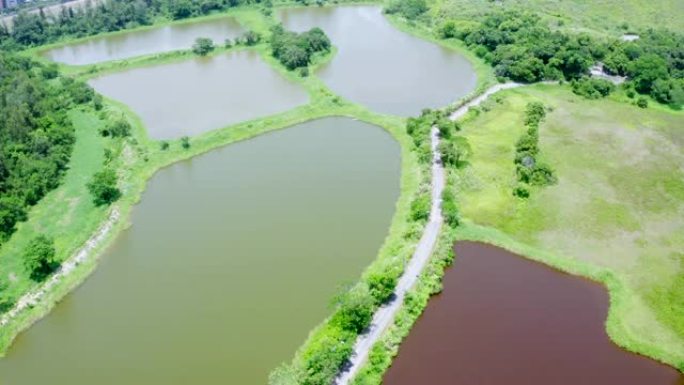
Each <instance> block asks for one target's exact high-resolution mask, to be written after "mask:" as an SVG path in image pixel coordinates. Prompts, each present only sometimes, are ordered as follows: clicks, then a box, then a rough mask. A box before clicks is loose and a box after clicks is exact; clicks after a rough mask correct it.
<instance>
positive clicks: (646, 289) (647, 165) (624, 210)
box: [452, 85, 684, 369]
mask: <svg viewBox="0 0 684 385" xmlns="http://www.w3.org/2000/svg"><path fill="white" fill-rule="evenodd" d="M617 99H619V97H615V100H597V101H589V100H585V99H581V98H580V97H578V96H576V95H574V94H572V93H571V92H570V91H569V90H568V89H567V87H558V86H542V85H538V86H533V87H524V88H521V89H515V90H509V91H506V92H503V93H501V94H498V95H497V96H495V97H494V98H493V99H490V100H489V101H488V102H487V104H486V105H484V106H483V111H482V112H480V113H479V114H476V113H471V114H470V115H469V116H468V117H466V120H465V122H464V130H463V135H465V136H466V137H467V138H468V140H469V142H470V145H471V146H472V150H473V156H472V158H471V160H470V166H469V167H466V168H465V169H463V170H462V171H459V172H457V173H456V172H455V173H453V175H452V177H453V178H455V186H456V192H457V194H458V197H459V201H460V207H461V211H462V214H463V217H464V218H466V219H467V220H468V225H467V226H466V229H465V230H464V234H462V237H464V238H478V239H484V240H489V241H491V242H493V243H496V244H502V245H504V246H506V245H509V244H513V243H519V244H520V245H524V246H518V248H520V247H523V248H525V250H522V251H523V252H524V254H526V255H531V256H532V257H535V258H536V259H541V260H543V261H546V262H547V263H550V264H552V265H556V266H558V267H561V268H563V269H564V270H567V271H570V272H573V273H579V274H583V275H586V276H590V277H592V278H595V279H599V280H603V281H606V279H604V278H605V274H608V275H611V276H613V277H614V278H615V279H616V280H617V282H616V283H615V284H616V286H615V287H616V288H618V289H617V290H611V296H612V297H615V296H618V297H620V298H619V299H620V303H621V304H622V305H620V306H613V309H611V317H610V319H609V325H608V329H609V332H610V333H611V336H612V337H613V338H614V339H615V340H616V342H618V343H620V344H622V345H623V346H626V347H628V348H630V349H631V350H637V351H640V352H642V353H647V354H649V355H653V356H656V357H658V358H660V359H663V360H666V361H668V362H669V363H671V364H673V365H676V366H679V367H680V369H682V368H684V306H682V301H683V299H684V282H683V281H684V280H682V276H683V275H684V254H682V250H684V167H683V166H682V165H684V147H683V146H684V131H682V126H683V123H684V113H681V112H672V111H669V110H666V109H664V108H652V109H646V110H643V109H639V108H637V107H634V106H632V105H630V104H627V103H624V102H621V101H618V100H617ZM530 101H542V102H543V103H545V105H546V106H548V107H549V108H551V109H552V110H551V112H549V113H548V116H547V119H546V121H545V122H544V123H542V125H541V127H540V148H541V152H542V157H543V160H544V161H545V162H547V163H548V164H550V165H551V166H552V167H553V168H554V169H555V170H556V173H557V176H558V178H559V181H558V183H557V184H556V185H553V186H550V187H544V188H535V189H533V190H532V192H531V196H530V198H529V199H526V200H525V199H519V198H516V197H514V196H513V194H512V190H513V186H514V185H515V180H516V177H515V168H514V163H513V159H514V144H515V142H516V141H517V139H518V137H519V136H520V135H521V133H522V132H523V130H524V126H523V112H524V109H525V105H526V104H527V103H528V102H530ZM487 228H489V229H495V230H486V229H487ZM606 283H608V282H606ZM609 286H610V285H609ZM615 300H616V298H613V301H614V302H613V303H614V304H615V303H616V302H615ZM627 301H628V303H629V305H628V306H627V305H626V303H627ZM656 350H657V351H656Z"/></svg>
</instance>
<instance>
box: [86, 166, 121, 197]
mask: <svg viewBox="0 0 684 385" xmlns="http://www.w3.org/2000/svg"><path fill="white" fill-rule="evenodd" d="M87 187H88V191H90V194H91V195H92V196H93V202H94V203H95V205H96V206H102V205H108V204H111V203H113V202H116V201H117V200H118V199H119V198H120V197H121V190H119V188H118V187H117V177H116V172H115V171H114V170H112V169H110V168H105V169H104V170H102V171H100V172H98V173H95V175H93V177H92V179H91V180H90V182H89V183H88V185H87Z"/></svg>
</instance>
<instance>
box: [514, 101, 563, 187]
mask: <svg viewBox="0 0 684 385" xmlns="http://www.w3.org/2000/svg"><path fill="white" fill-rule="evenodd" d="M545 117H546V109H545V107H544V105H543V104H542V103H540V102H531V103H528V104H527V107H526V109H525V126H526V127H527V130H526V131H525V133H524V134H523V135H522V136H521V137H520V139H519V140H518V142H517V143H516V144H515V166H516V168H515V169H516V175H517V178H518V185H517V186H516V187H515V188H514V189H513V194H514V195H516V196H518V197H520V198H527V197H529V196H530V190H529V186H546V185H551V184H555V183H556V182H557V181H558V179H557V178H556V176H555V174H554V172H553V169H551V167H550V166H548V165H546V164H543V163H541V162H539V161H538V159H537V157H538V155H539V124H540V123H541V122H542V121H543V120H544V118H545Z"/></svg>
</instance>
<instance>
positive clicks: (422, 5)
mask: <svg viewBox="0 0 684 385" xmlns="http://www.w3.org/2000/svg"><path fill="white" fill-rule="evenodd" d="M427 10H428V6H427V3H426V2H425V0H393V1H390V2H389V4H387V7H385V13H387V14H398V15H401V16H403V17H405V18H407V19H409V20H414V19H417V18H418V16H420V15H422V14H424V13H425V12H427Z"/></svg>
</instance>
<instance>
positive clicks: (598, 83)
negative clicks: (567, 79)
mask: <svg viewBox="0 0 684 385" xmlns="http://www.w3.org/2000/svg"><path fill="white" fill-rule="evenodd" d="M614 90H615V85H614V84H613V83H611V82H610V81H608V80H605V79H595V78H589V77H582V78H580V79H579V80H573V81H572V92H574V93H575V94H577V95H580V96H583V97H585V98H587V99H600V98H605V97H606V96H608V95H610V93H611V92H613V91H614Z"/></svg>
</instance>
